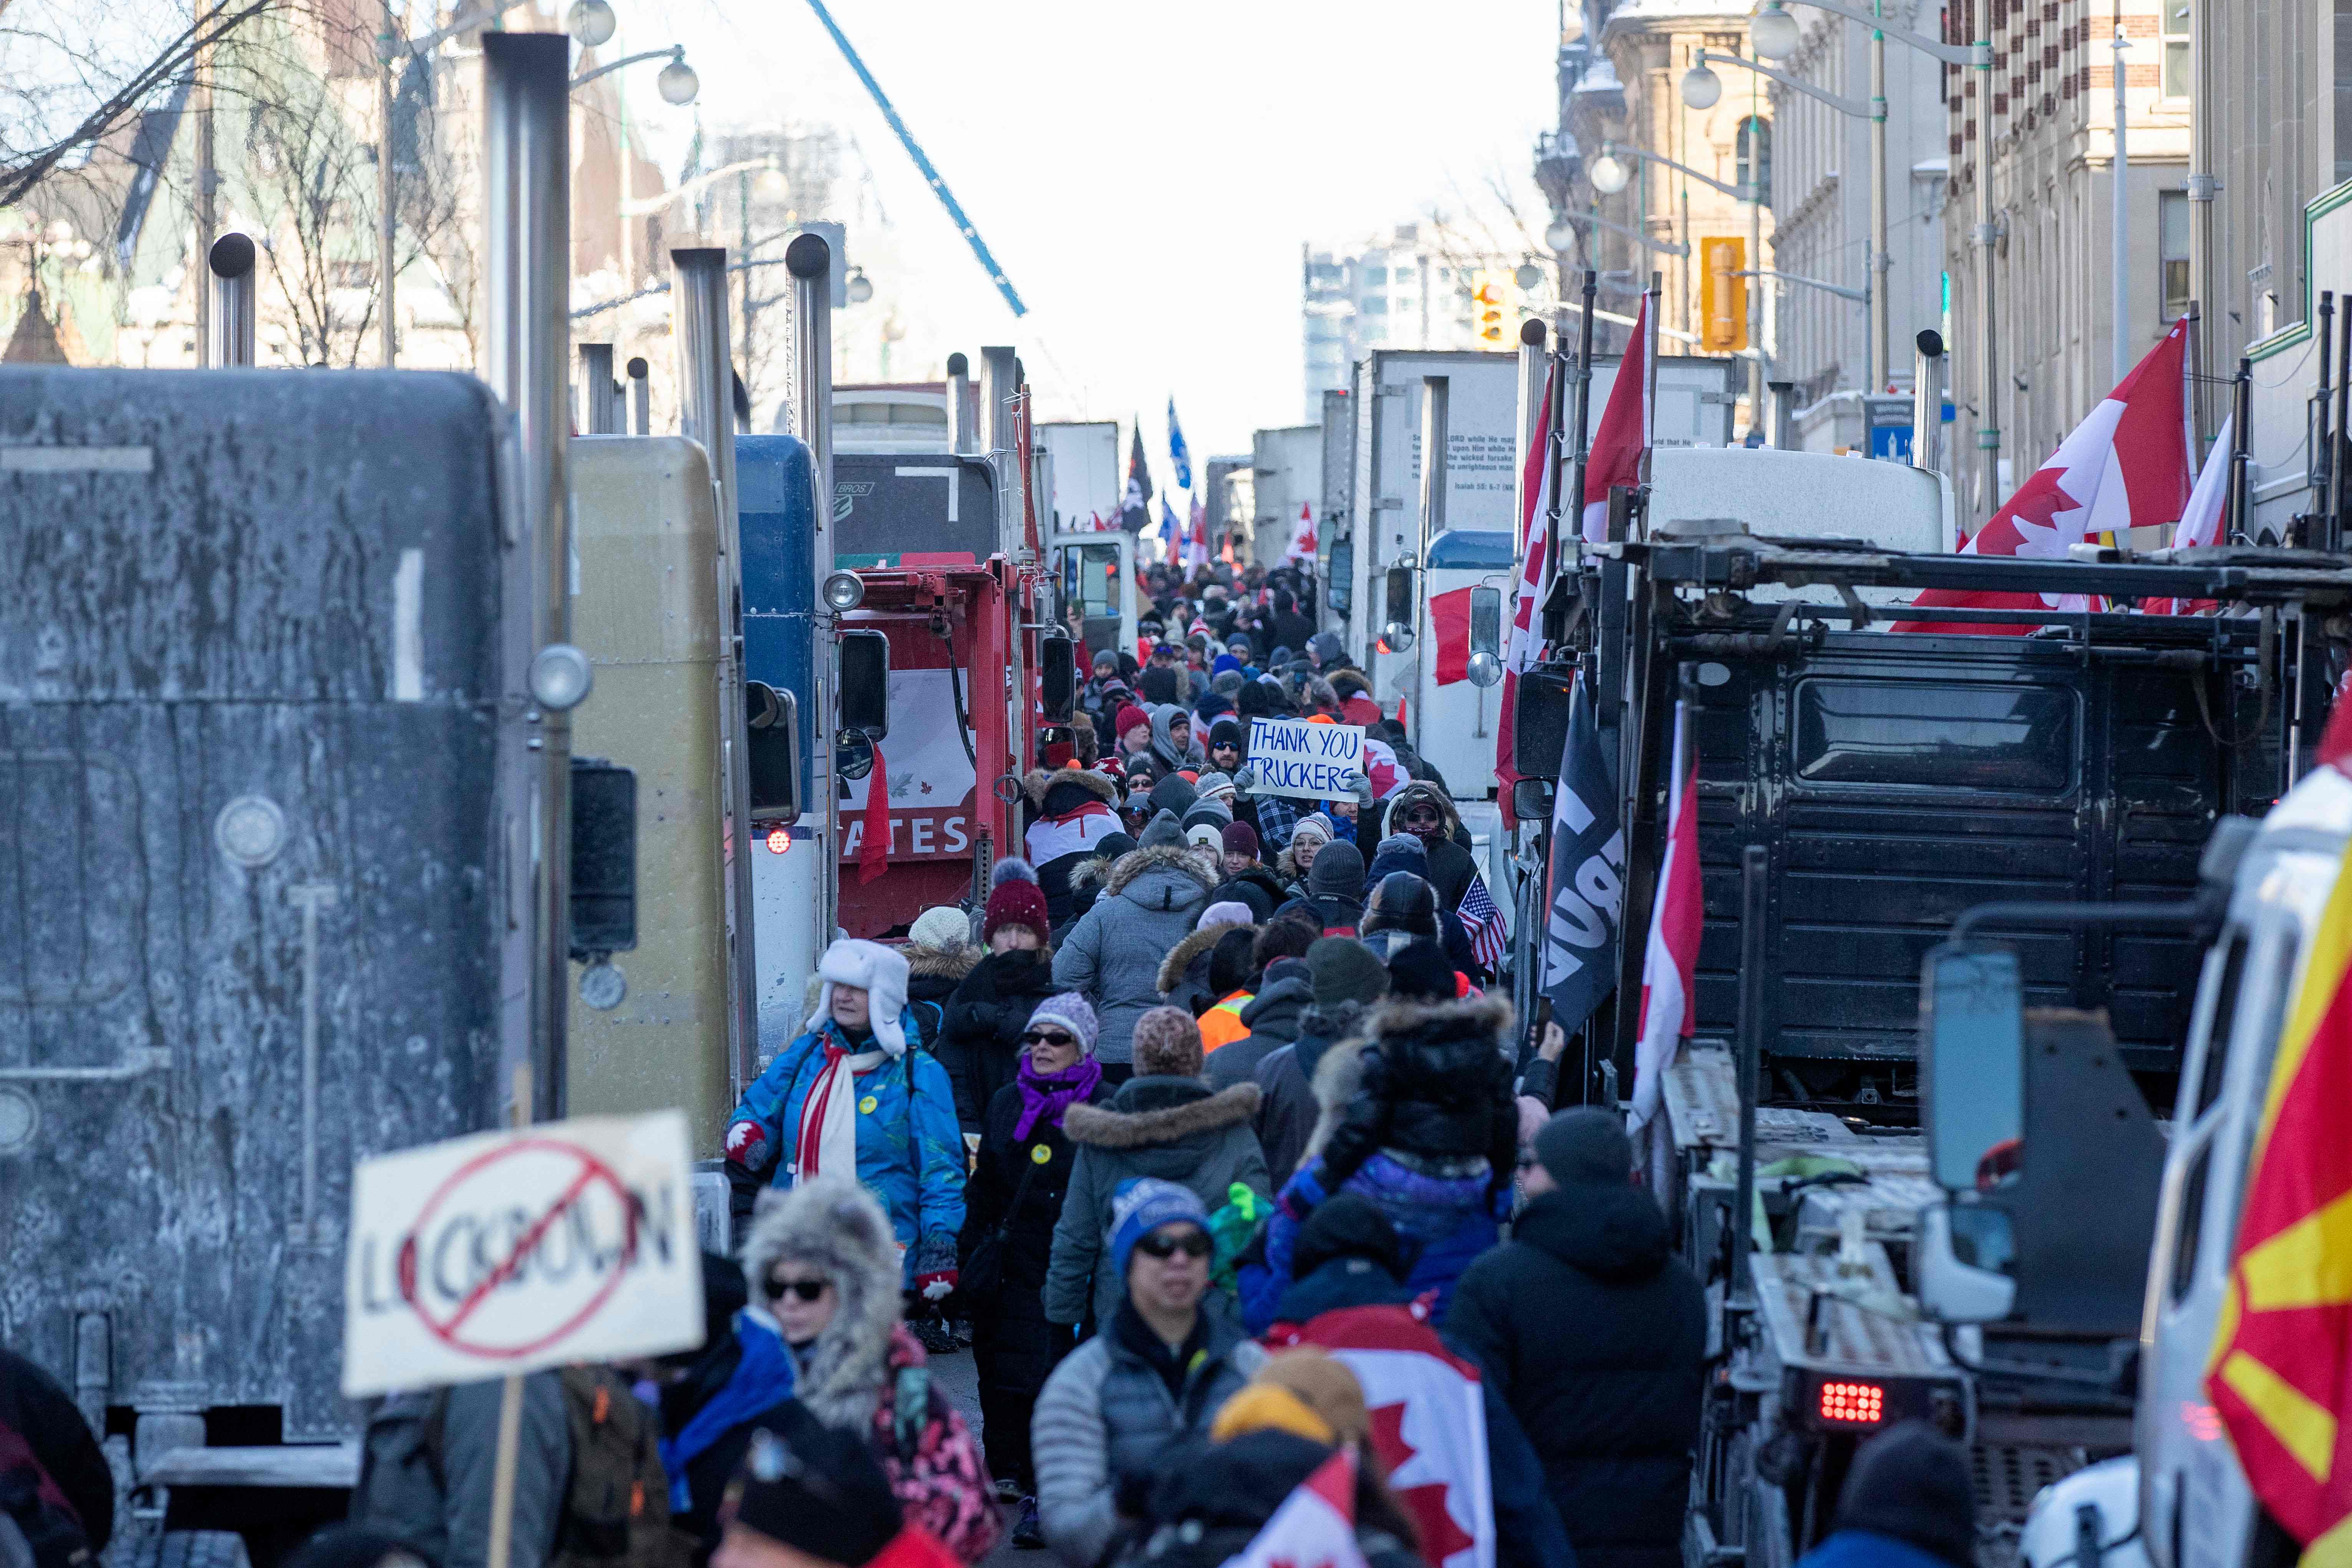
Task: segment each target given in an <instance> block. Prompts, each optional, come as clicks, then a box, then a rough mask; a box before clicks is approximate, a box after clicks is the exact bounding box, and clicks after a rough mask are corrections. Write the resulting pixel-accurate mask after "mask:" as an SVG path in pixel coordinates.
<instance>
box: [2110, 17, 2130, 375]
mask: <svg viewBox="0 0 2352 1568" xmlns="http://www.w3.org/2000/svg"><path fill="white" fill-rule="evenodd" d="M2130 48H2131V42H2130V40H2128V39H2127V38H2126V37H2124V17H2123V0H2116V166H2115V187H2116V190H2115V196H2116V210H2115V217H2114V219H2113V227H2114V229H2115V235H2114V245H2115V253H2114V255H2113V256H2112V257H2110V258H2108V262H2107V270H2108V271H2109V272H2110V273H2112V274H2113V275H2114V276H2113V277H2112V278H2111V279H2109V281H2108V287H2109V288H2111V289H2114V290H2115V297H2114V301H2113V304H2114V310H2115V315H2116V322H2115V334H2116V343H2115V379H2116V383H2117V384H2121V383H2122V381H2123V379H2124V377H2125V376H2126V375H2129V374H2131V351H2132V343H2131V195H2130V192H2129V190H2128V189H2127V188H2126V187H2127V185H2128V184H2129V182H2130V179H2131V152H2130V148H2129V146H2128V144H2127V143H2126V141H2125V133H2126V123H2125V108H2124V57H2125V55H2126V53H2127V52H2129V50H2130Z"/></svg>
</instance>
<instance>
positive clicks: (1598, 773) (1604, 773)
mask: <svg viewBox="0 0 2352 1568" xmlns="http://www.w3.org/2000/svg"><path fill="white" fill-rule="evenodd" d="M1609 759H1610V753H1609V752H1607V751H1606V750H1605V749H1604V748H1603V747H1602V746H1601V721H1600V716H1599V715H1598V714H1597V713H1595V712H1594V711H1593V707H1592V693H1591V691H1590V690H1589V689H1587V688H1586V686H1585V684H1584V681H1583V680H1582V679H1578V681H1577V682H1576V686H1575V689H1573V690H1571V691H1570V693H1569V700H1568V735H1567V738H1566V740H1564V741H1563V742H1561V745H1560V751H1559V791H1558V793H1557V794H1555V795H1553V797H1552V816H1551V865H1550V867H1549V878H1548V879H1547V883H1546V887H1545V898H1544V908H1545V910H1547V911H1548V913H1547V915H1546V917H1545V920H1544V931H1543V969H1542V971H1541V973H1542V976H1543V978H1542V980H1541V981H1540V983H1539V984H1541V985H1542V987H1543V994H1544V995H1545V996H1547V997H1549V999H1550V1001H1551V1016H1552V1018H1553V1019H1554V1021H1556V1022H1557V1023H1558V1024H1559V1026H1560V1027H1561V1028H1563V1029H1565V1030H1567V1031H1568V1032H1569V1033H1570V1034H1571V1035H1572V1034H1574V1033H1575V1032H1576V1031H1577V1030H1578V1029H1579V1028H1581V1027H1582V1026H1584V1024H1585V1023H1586V1021H1587V1020H1589V1019H1590V1018H1591V1016H1592V1013H1593V1010H1594V1009H1595V1008H1597V1007H1599V1006H1600V1005H1601V1003H1602V1001H1604V1000H1605V999H1606V998H1607V997H1608V995H1609V994H1610V993H1611V992H1612V991H1613V990H1615V989H1616V988H1617V953H1618V941H1619V934H1618V930H1617V924H1618V921H1619V919H1620V918H1621V911H1622V906H1623V904H1624V901H1625V832H1624V829H1623V827H1622V826H1620V824H1619V820H1618V815H1617V780H1616V778H1615V776H1614V773H1613V770H1612V768H1611V766H1610V760H1609Z"/></svg>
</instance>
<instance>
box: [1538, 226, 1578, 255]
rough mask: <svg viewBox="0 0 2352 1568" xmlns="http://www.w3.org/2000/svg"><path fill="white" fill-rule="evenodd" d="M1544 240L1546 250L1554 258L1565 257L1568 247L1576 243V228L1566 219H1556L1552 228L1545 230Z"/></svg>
mask: <svg viewBox="0 0 2352 1568" xmlns="http://www.w3.org/2000/svg"><path fill="white" fill-rule="evenodd" d="M1543 239H1544V248H1545V249H1546V250H1549V251H1550V252H1551V253H1552V254H1553V255H1554V256H1564V255H1566V254H1567V253H1568V247H1570V246H1571V245H1574V244H1575V243H1576V226H1575V225H1574V224H1572V223H1570V222H1569V221H1568V220H1567V219H1566V218H1564V217H1563V218H1554V219H1553V220H1552V222H1551V226H1549V228H1547V229H1545V230H1544V236H1543Z"/></svg>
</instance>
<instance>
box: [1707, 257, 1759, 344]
mask: <svg viewBox="0 0 2352 1568" xmlns="http://www.w3.org/2000/svg"><path fill="white" fill-rule="evenodd" d="M1698 255H1699V292H1698V298H1699V330H1698V340H1699V347H1700V348H1702V349H1705V350H1706V351H1707V352H1708V353H1739V352H1740V351H1741V350H1743V349H1745V348H1746V347H1747V346H1748V279H1745V278H1743V277H1741V276H1740V274H1741V273H1742V272H1745V271H1746V270H1747V269H1748V241H1747V240H1745V239H1743V238H1740V237H1737V236H1728V237H1720V238H1716V239H1702V240H1700V241H1699V242H1698Z"/></svg>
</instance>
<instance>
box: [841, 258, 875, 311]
mask: <svg viewBox="0 0 2352 1568" xmlns="http://www.w3.org/2000/svg"><path fill="white" fill-rule="evenodd" d="M847 293H848V295H849V302H850V303H851V304H853V305H863V304H864V303H866V300H871V299H872V298H874V282H873V279H869V278H867V277H866V268H863V267H853V268H850V269H849V287H848V289H847Z"/></svg>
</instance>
